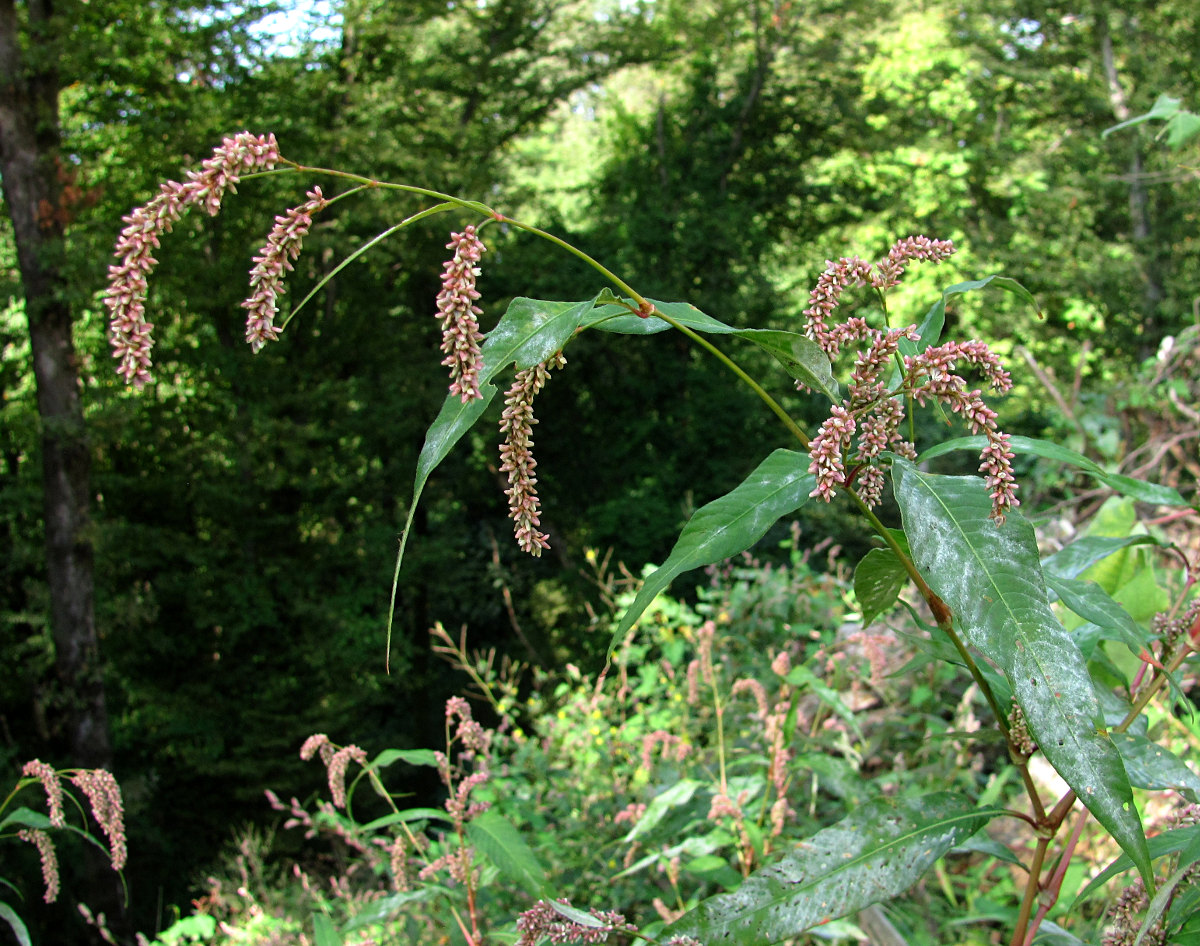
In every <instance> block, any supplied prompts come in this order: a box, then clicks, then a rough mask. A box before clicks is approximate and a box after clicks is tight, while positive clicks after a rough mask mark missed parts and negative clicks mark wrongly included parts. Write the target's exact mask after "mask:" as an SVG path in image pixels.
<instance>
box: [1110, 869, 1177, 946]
mask: <svg viewBox="0 0 1200 946" xmlns="http://www.w3.org/2000/svg"><path fill="white" fill-rule="evenodd" d="M1149 905H1150V897H1149V896H1147V894H1146V887H1145V885H1144V884H1143V883H1142V882H1141V881H1140V880H1135V881H1134V882H1133V883H1132V884H1130V885H1129V886H1128V887H1126V888H1125V889H1124V890H1122V891H1121V894H1120V896H1118V897H1117V900H1116V903H1114V904H1113V905H1112V907H1111V908H1110V910H1109V913H1108V917H1109V920H1110V922H1111V926H1109V928H1108V931H1107V932H1106V933H1105V934H1104V938H1103V939H1102V940H1101V943H1102V944H1103V946H1134V944H1135V943H1144V944H1145V946H1165V943H1166V942H1167V930H1166V927H1165V926H1164V924H1163V921H1162V918H1161V917H1160V918H1159V919H1158V920H1156V921H1155V922H1154V923H1152V924H1151V925H1150V928H1149V929H1148V930H1146V932H1145V934H1143V935H1141V936H1139V935H1138V932H1139V930H1140V929H1141V927H1142V919H1141V918H1142V913H1143V912H1144V911H1145V909H1146V907H1148V906H1149Z"/></svg>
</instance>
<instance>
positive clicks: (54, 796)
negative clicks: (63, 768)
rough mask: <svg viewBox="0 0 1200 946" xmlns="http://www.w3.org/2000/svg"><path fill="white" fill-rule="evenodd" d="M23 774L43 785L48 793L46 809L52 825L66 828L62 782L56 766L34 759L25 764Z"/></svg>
mask: <svg viewBox="0 0 1200 946" xmlns="http://www.w3.org/2000/svg"><path fill="white" fill-rule="evenodd" d="M21 774H22V775H24V776H25V777H27V778H35V779H37V780H38V781H39V782H41V783H42V788H43V789H44V790H45V792H46V808H47V810H48V811H49V813H50V824H51V825H53V826H54V827H56V828H63V827H66V824H67V819H66V817H65V816H64V814H63V790H62V782H60V781H59V780H58V773H57V772H56V771H54V766H52V765H47V764H46V763H45V762H43V761H42V760H41V759H33V760H31V761H29V762H26V763H25V766H24V768H22V769H21Z"/></svg>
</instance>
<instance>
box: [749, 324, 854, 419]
mask: <svg viewBox="0 0 1200 946" xmlns="http://www.w3.org/2000/svg"><path fill="white" fill-rule="evenodd" d="M734 334H735V335H736V336H737V337H738V338H744V339H746V341H748V342H753V343H754V344H755V345H757V346H758V347H759V348H761V349H762V350H763V351H765V352H767V353H768V354H769V355H771V356H772V357H773V358H775V360H776V361H778V362H779V363H780V364H781V365H783V367H784V368H785V369H786V370H787V373H788V376H789V377H791V378H793V379H795V380H796V381H800V382H803V383H804V385H805V386H806V387H809V388H811V389H812V390H814V391H820V392H821V393H822V394H824V395H825V396H826V397H827V398H829V400H831V401H833V403H835V404H840V403H842V392H841V389H840V388H839V387H838V383H837V381H835V380H834V379H833V369H832V366H831V365H830V363H829V356H828V355H826V354H825V352H823V351H822V350H821V346H820V345H818V344H817V343H816V342H814V341H813V340H812V339H811V338H808V337H807V336H804V335H800V334H798V333H796V332H779V331H774V330H772V329H740V330H738V331H737V332H734Z"/></svg>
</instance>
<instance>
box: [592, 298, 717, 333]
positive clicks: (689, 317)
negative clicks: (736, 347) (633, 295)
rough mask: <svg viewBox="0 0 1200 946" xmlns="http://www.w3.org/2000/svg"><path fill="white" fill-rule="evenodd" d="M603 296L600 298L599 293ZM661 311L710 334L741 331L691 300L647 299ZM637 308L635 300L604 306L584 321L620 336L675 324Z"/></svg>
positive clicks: (662, 328) (666, 327)
mask: <svg viewBox="0 0 1200 946" xmlns="http://www.w3.org/2000/svg"><path fill="white" fill-rule="evenodd" d="M597 298H598V299H599V298H600V297H599V296H597ZM646 301H647V302H649V303H650V304H651V305H653V306H654V308H655V310H656V311H657V312H661V313H662V314H663V315H666V316H670V317H671V318H672V319H674V320H675V321H676V322H678V323H679V324H681V325H686V326H687V327H688V328H690V329H692V331H695V332H705V333H707V334H709V335H730V334H732V333H734V332H736V331H737V329H735V328H734V327H733V326H732V325H726V324H725V323H724V322H720V321H718V320H717V319H714V318H713V317H712V316H711V315H705V314H704V313H703V312H701V311H700V310H699V309H697V308H696V307H695V306H694V305H692V304H691V303H690V302H658V301H656V300H654V299H647V300H646ZM631 307H633V308H636V306H634V305H633V303H632V302H630V303H628V304H627V305H600V306H597V307H596V308H594V309H592V310H591V311H590V312H588V314H587V316H586V317H585V318H584V320H583V325H584V327H586V328H597V329H600V330H601V331H602V332H615V333H616V334H618V335H656V334H658V333H659V332H665V331H667V330H668V329H670V328H671V323H670V322H667V321H666V320H664V319H660V318H658V316H655V315H650V316H647V317H646V318H642V317H641V316H640V315H634V314H633V312H631V311H630V308H631Z"/></svg>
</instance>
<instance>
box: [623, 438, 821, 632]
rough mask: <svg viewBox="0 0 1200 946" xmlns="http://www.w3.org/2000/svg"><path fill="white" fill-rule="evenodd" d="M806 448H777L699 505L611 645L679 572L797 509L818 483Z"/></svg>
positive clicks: (717, 557) (740, 545) (749, 539)
mask: <svg viewBox="0 0 1200 946" xmlns="http://www.w3.org/2000/svg"><path fill="white" fill-rule="evenodd" d="M808 464H809V457H808V454H807V453H798V452H797V451H795V450H783V449H780V450H776V451H775V452H774V453H772V454H771V455H770V456H769V457H767V458H766V459H765V460H763V462H762V463H760V464H759V465H758V467H757V468H756V469H755V470H754V472H753V473H751V474H750V475H749V476H748V477H746V479H745V480H743V481H742V482H741V483H740V484H739V485H738V486H736V487H734V489H733V490H732V491H731V492H729V493H727V494H726V495H724V496H722V497H721V498H720V499H714V500H713V501H712V502H711V503H709V504H708V505H706V506H703V507H702V508H700V509H698V510H697V511H696V513H695V514H694V515H693V516H692V518H691V519H690V520H688V524H687V525H686V526H684V527H683V532H682V533H680V536H679V540H678V541H677V542H676V543H675V547H674V548H673V549H671V554H670V555H669V556H667V560H666V561H665V562H664V563H663V564H662V565H661V566H660V567H659V568H658V569H656V570H655V571H654V572H652V573H651V574H650V576H649V577H648V578H647V579H646V580H645V581H644V582H643V583H642V587H641V589H640V590H639V591H638V593H637V596H636V597H635V598H634V599H633V604H631V605H630V606H629V610H627V611H626V612H625V614H624V615H622V617H621V623H620V624H618V625H617V629H616V632H615V633H614V634H613V639H612V642H611V644H610V645H609V650H610V651H611V650H612V649H613V648H614V647H616V646H617V644H619V643H620V641H621V640H622V639H623V638H624V636H625V634H626V633H627V632H628V631H629V629H630V628H631V627H633V625H634V624H635V623H636V622H637V619H638V618H640V617H641V616H642V612H643V611H645V610H646V608H648V607H649V606H650V604H651V602H653V601H654V599H655V598H656V597H657V596H658V595H659V593H660V592H662V591H664V590H666V588H667V586H668V585H670V583H671V582H672V581H673V580H674V579H675V578H676V577H677V576H678V575H681V574H683V572H686V571H690V570H691V569H693V568H700V567H702V566H704V565H711V564H712V563H713V562H719V561H721V560H722V559H726V558H729V557H730V556H731V555H737V554H738V553H739V552H744V551H745V550H746V549H748V548H750V546H752V545H753V544H754V543H755V542H757V541H758V540H759V539H761V538H762V537H763V536H764V535H765V534H766V532H767V530H768V529H769V528H771V526H772V525H773V524H774V523H775V522H777V521H778V520H779V518H780V517H781V516H786V515H787V514H788V513H791V512H795V511H796V510H797V509H799V508H800V507H801V506H803V505H804V504H805V503H806V502H808V494H809V493H810V492H812V490H813V487H814V486H815V485H816V477H814V476H813V475H812V474H811V473H809V472H808Z"/></svg>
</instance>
